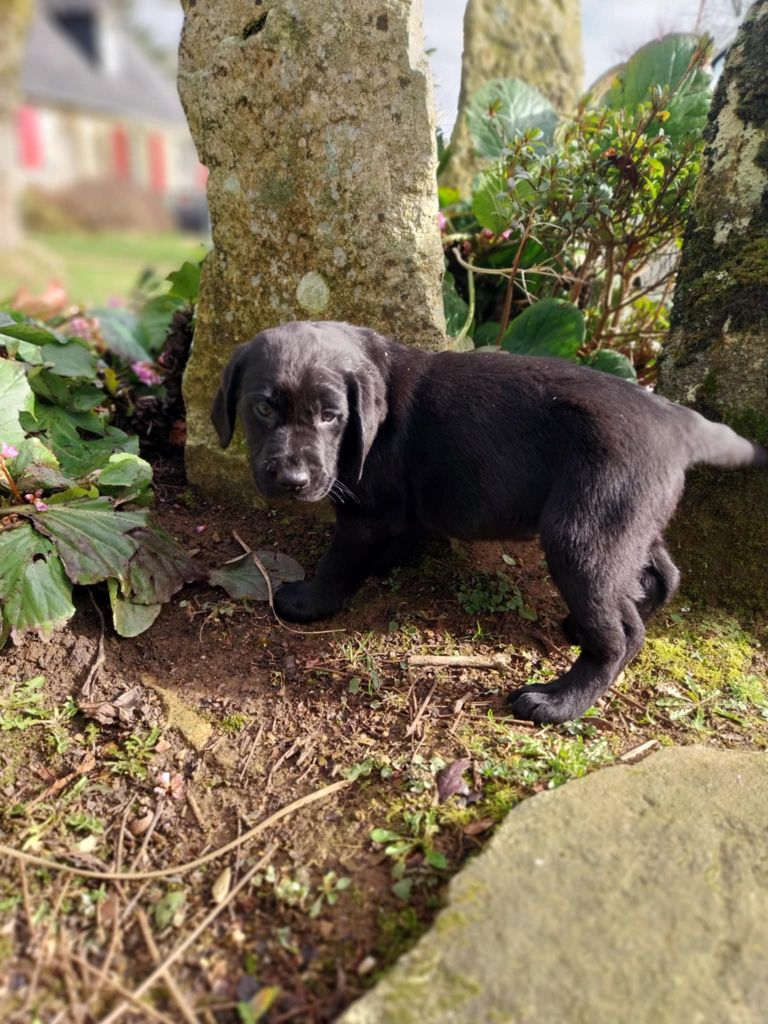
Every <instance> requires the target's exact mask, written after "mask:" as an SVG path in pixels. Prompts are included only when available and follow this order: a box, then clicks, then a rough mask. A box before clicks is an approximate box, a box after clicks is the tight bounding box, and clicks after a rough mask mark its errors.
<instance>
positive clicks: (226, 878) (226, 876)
mask: <svg viewBox="0 0 768 1024" xmlns="http://www.w3.org/2000/svg"><path fill="white" fill-rule="evenodd" d="M231 883H232V868H224V870H223V871H222V872H221V874H220V875H219V877H218V878H217V879H216V881H215V882H214V883H213V885H212V886H211V899H212V900H213V902H214V903H216V904H219V903H223V902H224V900H225V899H226V898H227V893H228V892H229V887H230V885H231Z"/></svg>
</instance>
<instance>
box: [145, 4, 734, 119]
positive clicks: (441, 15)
mask: <svg viewBox="0 0 768 1024" xmlns="http://www.w3.org/2000/svg"><path fill="white" fill-rule="evenodd" d="M509 2H510V4H511V5H514V3H515V0H509ZM423 3H424V30H425V35H426V43H427V47H428V48H430V49H434V51H435V52H434V54H433V56H432V70H433V75H434V80H435V105H436V107H437V117H438V123H439V124H440V125H442V127H443V128H444V129H445V130H446V131H450V128H451V125H452V124H453V120H454V118H455V116H456V104H457V102H458V96H459V81H460V79H461V44H462V19H463V16H464V8H465V6H466V0H423ZM700 6H701V0H582V5H581V7H582V11H583V18H582V21H583V25H584V63H585V76H584V77H585V82H584V85H585V87H586V86H588V85H589V84H590V83H591V82H593V81H594V80H595V79H596V78H597V76H598V75H599V74H600V73H601V72H602V71H605V70H607V69H608V68H609V67H611V66H612V65H613V64H616V63H617V62H618V61H619V60H622V59H624V58H626V57H627V56H628V55H629V54H630V53H631V52H632V51H633V50H635V49H636V48H637V47H638V46H641V45H642V44H643V43H645V42H647V41H648V40H649V39H653V38H654V37H655V36H658V35H663V34H664V33H665V32H672V31H691V30H692V29H693V27H694V25H695V23H696V16H697V12H698V10H699V7H700ZM741 6H748V4H747V2H746V0H742V2H741V3H740V2H739V0H705V8H706V9H707V11H711V12H712V14H711V16H710V19H709V24H710V26H711V27H713V28H716V29H717V30H718V33H721V32H723V31H725V30H727V28H728V27H729V23H733V24H735V20H736V19H735V16H734V14H733V10H732V8H733V7H741ZM137 7H138V10H139V12H140V15H141V20H142V21H143V22H144V23H145V24H146V25H147V27H149V28H151V29H152V31H153V33H154V34H155V35H156V36H157V38H158V40H159V41H162V42H163V43H165V44H167V45H171V46H172V45H174V44H175V41H176V39H177V37H178V32H179V28H180V25H181V10H180V6H179V5H178V4H177V3H174V2H170V3H169V2H165V3H163V2H159V0H137Z"/></svg>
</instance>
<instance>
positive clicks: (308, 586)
mask: <svg viewBox="0 0 768 1024" xmlns="http://www.w3.org/2000/svg"><path fill="white" fill-rule="evenodd" d="M275 611H276V612H277V614H278V615H279V616H280V618H281V619H287V620H288V622H315V621H316V620H317V619H326V618H328V616H330V615H333V613H334V612H336V611H338V605H337V604H336V603H335V602H333V601H331V600H330V599H329V598H328V596H327V595H324V594H323V593H322V591H320V592H318V590H317V587H315V585H314V584H313V583H312V582H309V583H307V582H306V581H303V580H302V581H300V582H297V583H283V585H282V586H281V587H279V588H278V589H277V590H276V591H275Z"/></svg>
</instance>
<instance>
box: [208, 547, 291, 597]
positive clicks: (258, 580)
mask: <svg viewBox="0 0 768 1024" xmlns="http://www.w3.org/2000/svg"><path fill="white" fill-rule="evenodd" d="M256 557H257V558H258V559H259V561H260V562H261V564H262V565H263V566H264V568H265V569H266V571H267V573H268V574H269V578H270V580H271V582H272V590H273V591H275V590H277V588H278V587H279V586H280V584H281V583H291V582H293V581H295V580H303V579H304V576H305V573H304V570H303V569H302V567H301V566H300V565H299V563H298V562H297V561H295V559H293V558H289V556H288V555H284V554H282V553H280V552H274V551H257V552H256ZM208 579H209V581H210V583H211V584H213V586H214V587H223V588H224V590H226V592H227V593H228V594H229V596H230V597H234V598H235V599H240V598H244V597H250V598H252V599H253V600H255V601H268V600H269V592H268V591H267V584H266V582H265V580H264V576H263V575H262V573H261V571H260V570H259V569H258V568H257V566H256V564H255V563H254V561H253V558H252V557H251V555H250V554H249V553H248V552H246V553H245V554H244V555H241V556H240V558H237V559H235V560H234V561H233V562H229V563H228V564H227V565H224V566H222V568H221V569H214V570H212V571H211V573H210V574H209V576H208Z"/></svg>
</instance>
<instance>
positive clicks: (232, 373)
mask: <svg viewBox="0 0 768 1024" xmlns="http://www.w3.org/2000/svg"><path fill="white" fill-rule="evenodd" d="M248 347H249V346H248V345H247V344H246V345H238V346H237V348H236V349H235V351H234V352H233V353H232V358H231V359H230V360H229V362H228V363H227V365H226V366H225V367H224V371H223V373H222V375H221V386H220V387H219V390H218V391H217V392H216V397H215V398H214V400H213V407H212V408H211V420H212V421H213V425H214V427H215V428H216V433H217V434H218V435H219V444H220V445H221V447H222V448H226V447H227V446H228V445H229V442H230V441H231V440H232V434H233V433H234V432H235V421H236V420H237V403H238V401H239V399H240V386H241V384H242V380H243V370H244V368H245V363H246V350H247V349H248Z"/></svg>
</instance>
